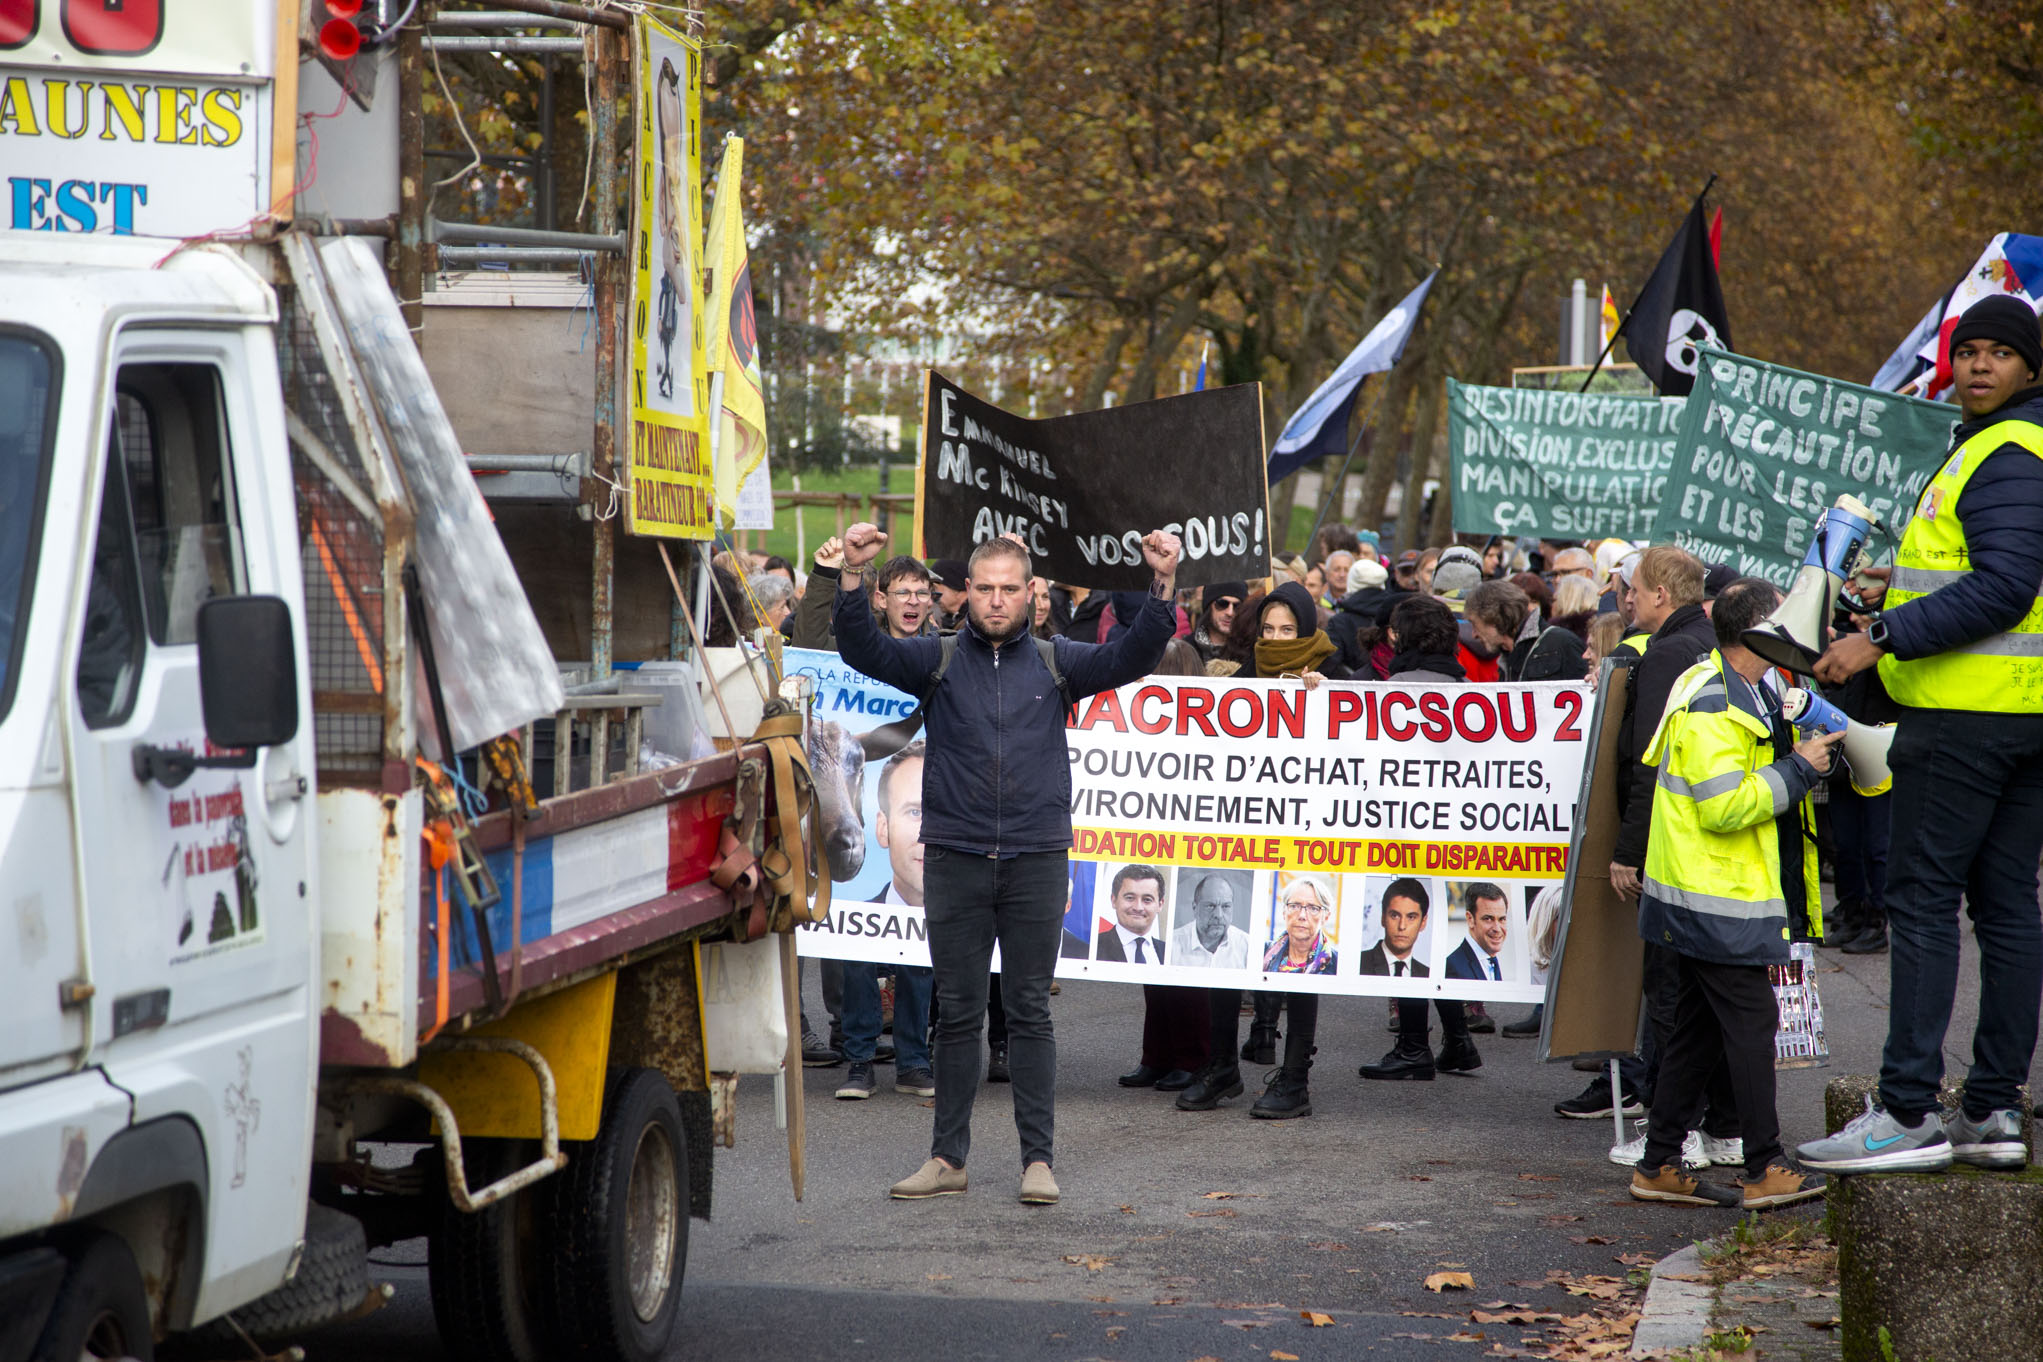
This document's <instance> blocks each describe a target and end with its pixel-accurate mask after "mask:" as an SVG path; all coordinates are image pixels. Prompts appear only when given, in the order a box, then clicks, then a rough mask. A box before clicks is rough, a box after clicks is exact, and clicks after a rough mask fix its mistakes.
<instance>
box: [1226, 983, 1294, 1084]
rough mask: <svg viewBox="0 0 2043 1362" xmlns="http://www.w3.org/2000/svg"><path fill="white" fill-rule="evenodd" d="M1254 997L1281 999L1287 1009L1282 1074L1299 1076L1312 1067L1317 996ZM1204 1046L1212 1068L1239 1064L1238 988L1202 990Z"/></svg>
mask: <svg viewBox="0 0 2043 1362" xmlns="http://www.w3.org/2000/svg"><path fill="white" fill-rule="evenodd" d="M1256 996H1257V998H1258V1000H1260V999H1262V998H1265V997H1274V998H1282V999H1283V1000H1284V1006H1286V1007H1287V1008H1289V1009H1290V1010H1291V1024H1290V1025H1288V1026H1286V1027H1285V1028H1284V1062H1283V1065H1282V1066H1281V1067H1282V1068H1283V1070H1284V1072H1285V1073H1287V1074H1290V1075H1291V1076H1292V1077H1294V1078H1298V1079H1303V1078H1304V1077H1305V1075H1306V1073H1307V1071H1308V1070H1310V1069H1311V1068H1312V1056H1313V1051H1314V1046H1313V1040H1314V1038H1315V1036H1316V1035H1317V1034H1318V1032H1319V995H1318V994H1317V993H1285V994H1276V993H1270V994H1264V993H1258V994H1257V995H1256ZM1206 1025H1207V1027H1208V1028H1209V1029H1208V1032H1207V1036H1208V1039H1207V1045H1208V1047H1209V1048H1210V1050H1211V1054H1212V1057H1211V1058H1210V1059H1209V1060H1208V1061H1207V1063H1208V1064H1210V1065H1211V1066H1212V1067H1213V1068H1215V1069H1238V1068H1240V1067H1241V1052H1240V1051H1239V1050H1238V1049H1237V1048H1236V1046H1237V1045H1238V1044H1239V1042H1240V1040H1241V990H1240V989H1238V988H1209V989H1207V990H1206Z"/></svg>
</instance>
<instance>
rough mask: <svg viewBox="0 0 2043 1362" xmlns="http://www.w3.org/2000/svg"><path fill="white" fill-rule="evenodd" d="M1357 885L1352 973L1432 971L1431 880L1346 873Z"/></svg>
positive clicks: (1420, 974) (1434, 894) (1413, 975)
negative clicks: (1359, 891)
mask: <svg viewBox="0 0 2043 1362" xmlns="http://www.w3.org/2000/svg"><path fill="white" fill-rule="evenodd" d="M1349 879H1350V883H1352V884H1358V885H1360V886H1361V889H1362V902H1361V903H1360V904H1359V905H1358V906H1357V907H1356V910H1355V932H1354V935H1353V940H1354V943H1355V945H1356V946H1357V948H1358V949H1359V951H1360V954H1359V955H1357V957H1356V961H1357V966H1356V969H1357V973H1360V974H1365V975H1376V976H1387V977H1391V978H1404V979H1429V978H1431V977H1432V976H1433V971H1434V964H1433V938H1434V932H1433V918H1434V913H1435V909H1436V906H1437V905H1438V904H1439V902H1440V886H1439V884H1438V882H1437V881H1434V880H1431V879H1426V878H1421V877H1417V876H1412V875H1369V876H1363V877H1357V876H1350V877H1349Z"/></svg>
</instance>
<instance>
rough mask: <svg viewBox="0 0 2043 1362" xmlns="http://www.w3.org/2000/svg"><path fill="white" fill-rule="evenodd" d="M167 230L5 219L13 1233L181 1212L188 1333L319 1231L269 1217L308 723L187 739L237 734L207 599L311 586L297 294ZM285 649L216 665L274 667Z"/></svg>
mask: <svg viewBox="0 0 2043 1362" xmlns="http://www.w3.org/2000/svg"><path fill="white" fill-rule="evenodd" d="M167 253H168V248H167V247H166V246H165V244H164V243H162V242H160V241H143V240H137V239H133V238H127V239H121V238H108V237H83V236H57V235H45V234H40V233H34V234H30V233H5V234H0V257H4V258H5V259H6V260H7V262H8V264H7V266H6V286H5V287H4V288H0V666H4V668H5V671H4V677H0V884H4V885H5V886H6V889H5V891H4V893H5V896H6V898H7V899H8V900H9V902H8V906H7V917H8V918H10V919H11V922H10V926H11V928H12V931H11V933H10V935H11V936H12V938H13V948H12V949H10V950H8V951H6V952H0V998H5V999H7V1000H8V1001H7V1003H6V1009H5V1010H6V1017H7V1024H6V1025H5V1026H4V1027H0V1239H5V1238H6V1237H8V1236H10V1235H13V1234H18V1233H23V1232H27V1231H32V1230H38V1229H41V1228H43V1227H45V1226H49V1225H52V1224H63V1223H73V1222H78V1221H81V1220H89V1219H90V1218H91V1217H92V1216H93V1214H94V1213H95V1212H96V1211H99V1210H101V1209H104V1208H106V1207H108V1206H111V1205H114V1204H116V1203H120V1204H122V1205H123V1206H124V1208H125V1209H124V1211H123V1214H124V1215H125V1216H127V1217H128V1218H129V1219H131V1220H135V1221H137V1223H140V1221H141V1220H143V1219H147V1218H150V1217H151V1212H152V1210H160V1209H162V1208H168V1210H169V1212H170V1214H168V1215H167V1216H165V1217H163V1223H166V1224H168V1225H170V1226H173V1227H174V1234H173V1237H172V1238H171V1239H170V1240H169V1241H165V1240H163V1239H160V1238H159V1239H157V1240H155V1241H154V1242H150V1241H147V1240H144V1239H143V1238H141V1236H139V1235H138V1236H136V1238H135V1239H134V1241H133V1242H132V1243H131V1244H130V1249H131V1252H134V1253H135V1255H136V1258H137V1267H138V1269H139V1270H140V1272H141V1273H142V1274H143V1275H144V1276H145V1277H148V1276H152V1275H153V1276H155V1277H157V1278H158V1279H160V1280H166V1281H169V1282H170V1283H171V1286H170V1289H169V1290H167V1291H165V1292H164V1293H163V1294H162V1296H161V1298H160V1301H159V1303H158V1305H157V1307H156V1313H157V1316H158V1318H157V1320H156V1323H157V1324H158V1326H160V1327H164V1328H172V1327H178V1326H180V1325H182V1324H186V1323H189V1322H190V1321H191V1320H192V1319H194V1318H206V1317H209V1315H210V1314H211V1313H217V1309H218V1306H219V1303H221V1302H238V1301H239V1300H241V1299H243V1298H245V1297H246V1295H247V1294H248V1289H249V1287H250V1285H251V1284H254V1285H258V1286H260V1287H262V1288H263V1289H267V1287H268V1286H269V1285H273V1284H274V1283H275V1282H276V1281H277V1280H279V1279H280V1278H281V1276H282V1275H283V1273H284V1270H285V1269H286V1268H287V1267H288V1265H289V1263H290V1260H291V1258H292V1255H293V1252H294V1251H295V1249H296V1247H297V1244H298V1242H299V1239H300V1231H299V1228H298V1227H297V1226H296V1225H294V1224H292V1223H290V1221H289V1219H288V1218H280V1217H276V1216H273V1215H265V1214H263V1213H261V1212H262V1208H263V1207H264V1205H265V1204H266V1203H268V1204H273V1203H270V1202H269V1199H270V1198H272V1197H274V1196H277V1195H287V1196H292V1197H295V1198H300V1199H302V1198H303V1196H304V1194H305V1192H306V1188H307V1181H308V1177H309V1170H308V1168H307V1165H306V1162H305V1158H304V1148H305V1144H306V1141H307V1139H308V1137H309V1129H310V1124H311V1120H312V1111H313V1091H314V1082H313V1075H314V1068H315V1064H316V1060H317V1025H316V1023H317V1007H316V1000H315V999H314V997H313V981H314V980H315V979H316V978H317V977H318V970H317V960H316V951H317V946H318V932H317V919H316V916H315V907H314V905H313V903H312V902H311V901H310V893H311V885H310V880H311V875H310V867H311V866H312V864H313V862H314V859H315V856H316V852H315V848H314V842H313V839H314V836H315V831H314V828H313V826H312V822H313V820H312V819H310V818H309V817H307V816H306V815H307V811H308V799H307V794H308V790H309V784H308V777H309V775H310V773H311V771H312V769H313V766H312V758H313V753H312V749H311V729H310V726H309V725H305V726H300V727H299V730H298V731H297V732H296V733H295V734H294V735H292V736H291V737H290V738H288V739H287V740H284V741H281V742H277V743H275V744H274V745H271V746H268V747H265V748H263V749H261V750H260V751H259V752H256V753H251V754H248V755H249V756H251V757H253V759H254V760H253V764H249V765H242V764H239V760H241V759H235V758H229V760H230V761H234V762H235V763H236V764H225V765H218V766H208V765H198V766H191V765H187V764H186V759H187V758H193V757H196V758H198V759H200V760H202V761H205V760H211V761H219V760H221V759H222V757H223V756H224V755H225V754H223V753H220V752H218V751H216V750H214V749H213V748H212V747H210V746H209V743H208V737H207V729H206V723H205V709H204V706H205V702H206V697H205V696H204V695H203V694H202V687H201V684H200V662H199V647H198V642H199V634H200V619H201V615H202V614H203V613H205V611H206V610H207V609H208V608H209V607H213V608H218V607H225V608H227V609H231V608H232V606H233V604H234V603H235V602H236V601H237V600H239V599H244V598H251V597H267V598H270V599H271V600H277V601H296V600H300V599H302V595H303V591H302V585H301V580H300V570H299V562H298V550H297V545H296V542H295V540H296V535H295V533H294V528H293V527H294V526H295V513H294V508H293V505H292V493H291V486H290V477H289V467H288V465H287V464H285V463H283V462H280V461H277V460H275V459H273V458H265V457H264V454H265V452H266V451H278V450H281V449H283V448H284V447H285V443H286V434H285V421H284V412H283V408H282V403H281V400H280V391H281V390H280V387H279V384H278V379H277V357H276V348H275V344H274V337H273V327H274V324H275V321H276V316H277V308H276V301H275V296H274V294H273V292H272V291H271V290H270V289H269V287H268V286H267V285H266V284H265V282H264V281H263V280H262V279H261V278H260V277H259V275H258V274H257V273H256V272H255V271H254V270H253V269H252V268H250V266H249V265H247V264H246V263H244V261H243V260H242V259H241V258H240V257H239V256H238V255H237V254H236V253H234V252H233V251H231V250H228V249H226V248H221V247H208V246H200V247H196V248H193V249H188V250H181V251H177V252H176V253H175V254H170V255H169V258H166V255H167ZM222 622H224V620H223V621H222ZM225 641H226V640H223V642H225ZM259 642H260V640H257V639H243V640H239V641H238V642H237V643H235V645H234V651H235V652H237V653H238V652H239V651H240V646H241V645H247V646H248V653H247V654H245V655H242V656H239V657H238V658H230V657H229V656H227V655H224V653H223V655H220V656H216V657H214V658H212V659H210V660H211V661H212V662H213V663H214V664H215V666H216V670H219V671H220V672H221V673H222V674H223V676H225V677H227V679H229V680H230V681H233V680H235V679H236V678H235V676H234V674H235V673H239V678H238V681H239V683H241V684H244V685H262V684H264V683H265V682H267V683H268V684H270V685H271V688H272V690H274V689H275V688H276V684H277V683H278V681H279V680H280V678H277V677H275V676H274V675H271V676H269V677H266V678H264V677H256V676H253V675H251V672H250V669H251V668H253V667H255V666H256V665H257V664H258V663H259V662H273V661H274V659H261V658H258V657H257V656H255V645H256V644H258V643H259ZM271 642H272V643H274V642H275V640H274V639H273V640H271ZM286 643H287V646H288V647H289V648H290V653H289V656H288V661H289V662H290V664H291V667H290V670H289V672H288V673H286V674H285V676H284V677H282V678H281V682H282V683H283V684H284V685H286V686H287V687H288V700H289V701H290V702H291V704H292V705H293V706H294V707H295V712H296V713H301V714H309V713H311V710H312V706H311V697H310V693H309V691H308V689H307V688H306V677H307V674H308V673H307V669H306V667H305V665H304V653H303V641H302V638H300V637H295V636H294V634H287V635H286ZM216 646H219V645H216ZM230 663H231V664H232V665H226V664H230ZM271 698H272V700H274V696H273V697H271ZM234 699H235V697H233V696H229V695H217V694H216V695H215V696H213V697H212V700H213V702H214V703H215V704H216V705H226V704H230V703H232V702H233V701H234ZM159 754H160V755H159ZM180 776H182V778H181V779H180V778H179V777H180ZM146 1184H155V1185H154V1186H149V1187H148V1189H147V1191H146V1192H145V1193H144V1196H145V1198H146V1199H147V1200H149V1201H151V1202H153V1203H160V1206H158V1207H145V1206H142V1205H138V1204H137V1202H136V1199H135V1198H134V1197H133V1196H131V1195H129V1193H130V1192H131V1191H132V1190H133V1189H134V1188H135V1187H136V1186H141V1185H146ZM111 1232H114V1233H118V1230H117V1228H116V1229H115V1230H113V1231H111ZM198 1264H203V1268H202V1269H197V1270H194V1269H195V1268H196V1267H197V1265H198ZM0 1292H4V1288H0ZM4 1313H5V1311H4V1310H0V1314H4Z"/></svg>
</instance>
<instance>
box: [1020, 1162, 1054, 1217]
mask: <svg viewBox="0 0 2043 1362" xmlns="http://www.w3.org/2000/svg"><path fill="white" fill-rule="evenodd" d="M1058 1195H1059V1193H1058V1191H1057V1179H1055V1178H1053V1177H1051V1176H1050V1165H1049V1164H1047V1163H1043V1162H1041V1161H1038V1162H1036V1163H1032V1164H1030V1165H1029V1166H1028V1167H1027V1168H1025V1169H1023V1170H1022V1180H1021V1199H1022V1204H1023V1205H1025V1206H1055V1205H1056V1204H1057V1197H1058Z"/></svg>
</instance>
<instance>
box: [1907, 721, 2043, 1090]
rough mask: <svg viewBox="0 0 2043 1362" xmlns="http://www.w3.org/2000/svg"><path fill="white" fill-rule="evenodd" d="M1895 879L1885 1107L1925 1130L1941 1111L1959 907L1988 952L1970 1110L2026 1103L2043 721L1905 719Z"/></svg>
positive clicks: (2042, 926)
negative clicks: (2023, 1100)
mask: <svg viewBox="0 0 2043 1362" xmlns="http://www.w3.org/2000/svg"><path fill="white" fill-rule="evenodd" d="M1888 763H1889V765H1891V766H1892V767H1893V769H1894V793H1893V796H1892V798H1893V801H1894V810H1893V827H1892V834H1893V842H1894V845H1895V846H1898V847H1900V848H1901V850H1902V854H1901V856H1900V857H1898V858H1897V859H1896V860H1895V862H1894V865H1893V866H1892V868H1891V872H1890V874H1889V875H1888V877H1887V927H1888V940H1889V941H1890V943H1891V946H1892V955H1891V956H1890V958H1889V965H1888V969H1889V971H1890V973H1889V988H1890V1002H1891V1010H1890V1011H1889V1013H1888V1016H1887V1048H1886V1051H1885V1053H1884V1054H1883V1055H1882V1056H1881V1060H1880V1101H1881V1102H1882V1103H1883V1104H1884V1105H1885V1106H1886V1108H1887V1110H1888V1111H1890V1112H1892V1113H1893V1114H1894V1116H1895V1117H1896V1118H1897V1119H1900V1120H1902V1121H1905V1122H1907V1123H1909V1124H1914V1123H1916V1122H1918V1121H1920V1120H1921V1119H1922V1117H1924V1116H1925V1115H1927V1114H1928V1113H1930V1112H1931V1111H1933V1110H1935V1109H1936V1108H1937V1106H1938V1101H1937V1089H1938V1086H1939V1084H1940V1083H1941V1082H1942V1079H1943V1074H1944V1032H1945V1030H1946V1029H1948V1028H1949V1026H1950V1024H1951V1003H1952V999H1953V998H1954V997H1955V996H1956V994H1957V991H1958V901H1959V899H1960V897H1962V898H1963V899H1964V901H1965V906H1966V911H1967V912H1968V913H1969V914H1970V915H1971V917H1972V933H1973V935H1974V936H1975V937H1977V938H1978V941H1979V1029H1978V1030H1976V1031H1975V1032H1973V1035H1972V1069H1971V1072H1970V1073H1969V1074H1968V1075H1967V1076H1966V1079H1965V1111H1966V1114H1967V1115H1969V1116H1972V1117H1974V1118H1975V1119H1976V1118H1978V1117H1981V1116H1984V1115H1985V1114H1986V1113H1987V1112H1989V1111H1995V1110H1999V1109H2002V1108H2007V1107H2015V1106H2018V1105H2020V1101H2021V1099H2020V1096H2019V1094H2018V1092H2017V1089H2018V1088H2019V1087H2020V1085H2021V1084H2022V1082H2023V1081H2024V1080H2025V1079H2026V1078H2027V1077H2028V1073H2029V1061H2030V1059H2031V1058H2032V1057H2033V1056H2034V1055H2035V1053H2036V1014H2037V1006H2038V1001H2037V1000H2038V993H2039V990H2043V920H2039V918H2038V914H2037V907H2036V858H2037V855H2038V853H2039V852H2043V715H2038V714H1980V713H1972V712H1968V711H1963V710H1942V709H1903V710H1902V712H1901V730H1900V732H1899V733H1897V734H1896V735H1895V737H1894V747H1893V750H1892V751H1891V752H1890V753H1889V754H1888Z"/></svg>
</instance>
